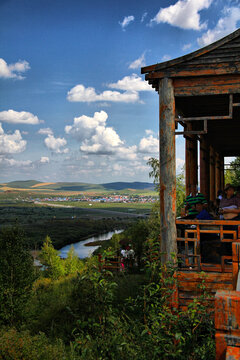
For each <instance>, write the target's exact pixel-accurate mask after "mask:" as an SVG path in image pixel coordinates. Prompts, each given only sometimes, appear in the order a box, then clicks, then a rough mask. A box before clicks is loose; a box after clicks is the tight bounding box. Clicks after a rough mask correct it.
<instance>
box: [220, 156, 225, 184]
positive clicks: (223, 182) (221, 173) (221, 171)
mask: <svg viewBox="0 0 240 360" xmlns="http://www.w3.org/2000/svg"><path fill="white" fill-rule="evenodd" d="M220 177H221V190H223V189H224V186H225V181H224V156H223V155H220Z"/></svg>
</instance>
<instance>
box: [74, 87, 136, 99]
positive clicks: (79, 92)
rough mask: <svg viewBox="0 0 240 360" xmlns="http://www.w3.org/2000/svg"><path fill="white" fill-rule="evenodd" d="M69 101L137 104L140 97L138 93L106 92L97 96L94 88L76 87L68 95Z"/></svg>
mask: <svg viewBox="0 0 240 360" xmlns="http://www.w3.org/2000/svg"><path fill="white" fill-rule="evenodd" d="M67 99H68V101H71V102H95V101H111V102H126V103H130V102H137V101H138V100H139V95H138V93H136V92H127V91H126V92H124V93H120V92H119V91H111V90H106V91H103V92H102V93H100V94H97V93H96V91H95V89H94V88H93V87H88V88H85V86H84V85H81V84H80V85H76V86H74V87H73V88H72V89H71V90H70V91H68V94H67Z"/></svg>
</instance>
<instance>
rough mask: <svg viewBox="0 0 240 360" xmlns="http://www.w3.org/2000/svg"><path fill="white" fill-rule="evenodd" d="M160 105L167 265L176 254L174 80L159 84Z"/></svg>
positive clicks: (162, 213) (163, 246) (162, 238)
mask: <svg viewBox="0 0 240 360" xmlns="http://www.w3.org/2000/svg"><path fill="white" fill-rule="evenodd" d="M159 105H160V108H159V110H160V111H159V129H160V133H159V141H160V241H161V252H162V253H164V254H163V255H162V263H163V264H164V263H166V262H167V261H170V260H171V253H175V254H176V253H177V241H176V237H177V235H176V159H175V98H174V88H173V84H172V80H171V79H168V78H164V79H162V80H161V81H160V83H159Z"/></svg>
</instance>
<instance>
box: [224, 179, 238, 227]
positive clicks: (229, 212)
mask: <svg viewBox="0 0 240 360" xmlns="http://www.w3.org/2000/svg"><path fill="white" fill-rule="evenodd" d="M234 191H235V188H234V186H233V185H231V184H227V185H226V186H225V189H224V193H225V196H224V197H223V198H222V199H221V201H220V205H219V207H220V211H219V213H220V214H221V215H222V216H223V218H224V220H240V199H239V198H237V197H236V196H235V195H234Z"/></svg>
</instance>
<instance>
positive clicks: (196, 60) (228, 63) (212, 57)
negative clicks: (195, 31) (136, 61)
mask: <svg viewBox="0 0 240 360" xmlns="http://www.w3.org/2000/svg"><path fill="white" fill-rule="evenodd" d="M141 73H142V74H146V75H145V79H146V80H147V81H148V82H149V84H151V85H152V86H153V87H154V88H155V89H156V90H158V86H159V80H160V79H162V78H164V77H170V78H175V79H176V78H188V77H206V76H208V77H209V76H214V75H231V74H232V75H237V74H238V75H239V73H240V29H238V30H236V31H235V32H233V33H232V34H230V35H228V36H226V37H224V38H222V39H220V40H218V41H216V42H214V43H212V44H210V45H208V46H206V47H204V48H202V49H199V50H197V51H194V52H192V53H190V54H187V55H184V56H181V57H179V58H176V59H173V60H170V61H166V62H163V63H158V64H154V65H150V66H146V67H143V68H142V69H141Z"/></svg>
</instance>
